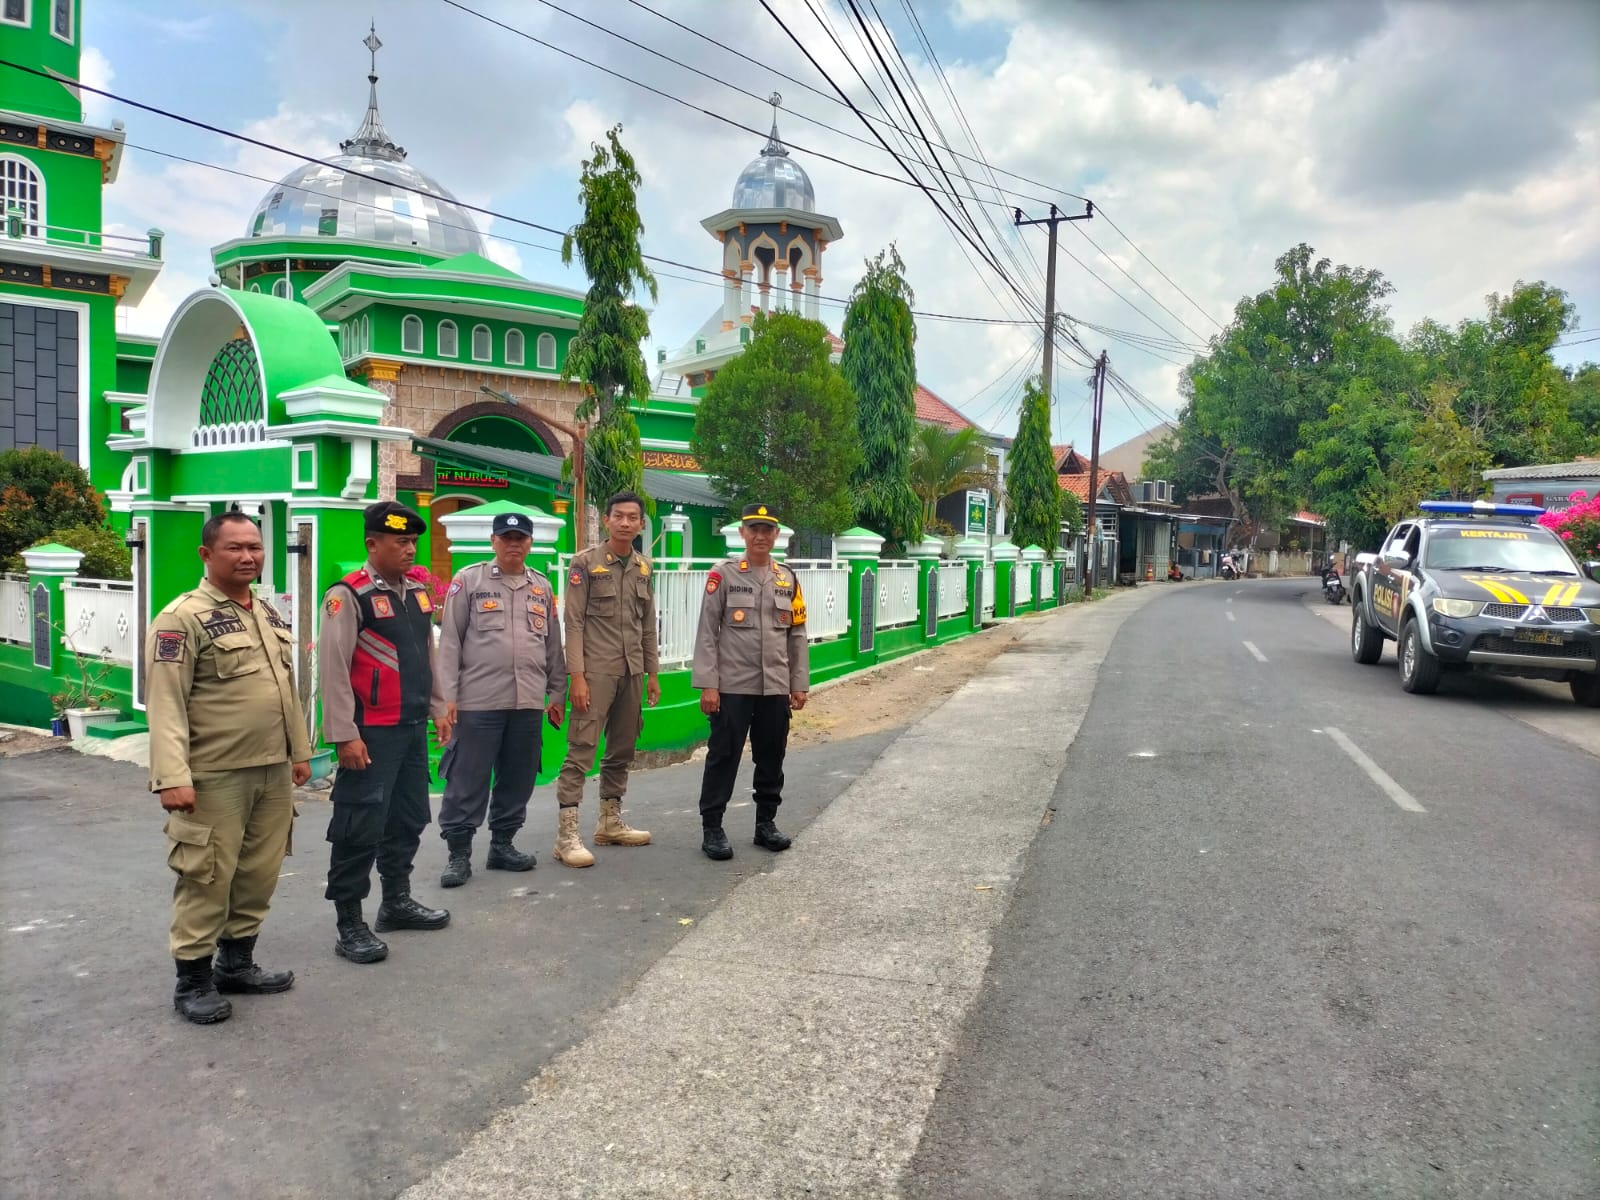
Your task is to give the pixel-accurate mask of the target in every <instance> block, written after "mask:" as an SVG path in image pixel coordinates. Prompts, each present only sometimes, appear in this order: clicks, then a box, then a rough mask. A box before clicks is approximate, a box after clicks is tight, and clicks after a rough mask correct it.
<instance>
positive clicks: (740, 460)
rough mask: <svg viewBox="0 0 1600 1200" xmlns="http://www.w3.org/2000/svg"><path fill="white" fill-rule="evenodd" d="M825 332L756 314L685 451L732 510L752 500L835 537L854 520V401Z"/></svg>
mask: <svg viewBox="0 0 1600 1200" xmlns="http://www.w3.org/2000/svg"><path fill="white" fill-rule="evenodd" d="M831 353H832V348H831V347H830V346H829V344H828V331H827V330H826V329H825V328H824V327H823V326H822V325H820V324H819V323H817V322H816V321H808V320H806V319H805V318H804V317H801V316H799V315H798V314H796V313H774V314H772V315H770V316H768V315H766V314H764V313H757V314H756V318H755V323H754V325H753V326H752V337H751V339H750V345H749V346H748V347H747V348H746V349H745V351H744V353H742V354H740V355H739V356H738V357H737V358H735V359H733V361H731V362H729V363H728V364H727V365H726V366H725V367H723V368H722V369H721V370H720V371H718V372H717V373H716V375H715V376H714V377H713V378H712V380H711V383H710V386H708V387H707V388H706V394H705V396H704V397H703V398H702V399H701V401H700V404H699V406H698V408H697V409H696V411H695V417H694V435H693V439H692V444H693V446H694V452H695V454H696V456H698V458H699V459H700V464H701V466H702V467H704V468H705V471H706V474H707V475H709V476H710V477H711V482H712V484H713V485H714V486H715V487H716V489H717V490H718V491H719V492H721V493H722V495H724V496H726V497H727V498H728V499H729V501H731V502H732V504H733V506H734V511H737V510H738V507H739V506H742V505H745V504H751V503H755V502H756V501H761V502H763V503H766V504H769V505H771V506H772V507H773V508H774V509H775V510H776V511H777V513H778V515H779V517H780V518H782V519H783V520H784V521H786V522H787V523H788V524H789V525H790V526H792V527H794V528H796V529H808V530H815V531H819V532H823V533H837V532H838V531H839V530H841V529H844V528H847V527H848V526H849V524H850V522H851V520H852V518H853V516H854V510H853V509H852V507H851V503H850V476H851V473H852V472H853V471H854V470H855V469H856V466H857V465H858V464H859V462H860V460H861V452H860V450H859V449H857V447H856V441H855V433H856V405H855V398H854V397H853V396H852V395H851V394H850V388H849V386H848V385H847V384H846V383H845V381H844V378H843V376H842V375H840V373H839V370H838V368H836V367H835V366H834V365H833V363H832V362H831V361H829V356H830V354H831Z"/></svg>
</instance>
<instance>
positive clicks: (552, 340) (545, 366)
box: [538, 333, 556, 371]
mask: <svg viewBox="0 0 1600 1200" xmlns="http://www.w3.org/2000/svg"><path fill="white" fill-rule="evenodd" d="M538 347H539V369H540V370H541V371H554V370H555V369H556V337H555V334H553V333H541V334H540V335H539V341H538Z"/></svg>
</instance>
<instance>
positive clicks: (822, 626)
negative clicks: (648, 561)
mask: <svg viewBox="0 0 1600 1200" xmlns="http://www.w3.org/2000/svg"><path fill="white" fill-rule="evenodd" d="M719 561H720V560H719ZM701 562H704V564H705V565H703V566H702V565H699V564H700V563H701ZM714 565H715V564H714V563H713V562H712V561H710V560H696V561H693V562H691V563H690V564H689V567H688V569H685V570H679V569H677V568H676V566H668V567H662V566H661V565H660V564H659V563H658V564H657V569H656V571H655V574H654V578H655V582H656V640H657V646H658V652H659V655H660V658H661V663H662V666H663V667H667V666H669V665H675V664H681V663H686V662H689V661H691V660H692V659H693V658H694V639H695V633H696V632H697V630H698V629H699V627H700V604H701V602H702V601H703V600H704V599H705V595H706V580H707V579H708V578H710V575H711V568H712V566H714ZM785 565H787V566H788V567H789V568H790V569H792V570H793V571H794V573H795V578H796V579H797V580H798V581H799V583H800V595H801V597H802V598H803V599H804V601H805V605H806V640H808V641H812V642H819V641H822V640H823V639H824V638H833V637H843V636H844V635H845V634H846V633H848V632H849V631H850V609H849V599H848V598H849V592H848V591H847V589H848V588H849V586H850V568H849V567H848V566H847V565H846V564H844V563H840V562H830V561H826V560H823V561H810V560H803V561H796V562H789V563H787V564H785Z"/></svg>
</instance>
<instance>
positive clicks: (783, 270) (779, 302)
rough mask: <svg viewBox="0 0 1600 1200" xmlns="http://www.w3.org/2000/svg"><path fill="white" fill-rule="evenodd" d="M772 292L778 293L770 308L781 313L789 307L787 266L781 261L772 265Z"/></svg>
mask: <svg viewBox="0 0 1600 1200" xmlns="http://www.w3.org/2000/svg"><path fill="white" fill-rule="evenodd" d="M772 290H773V291H775V292H777V293H778V294H777V297H776V298H775V299H774V300H773V301H772V306H773V308H775V309H777V311H779V312H783V311H784V310H785V309H787V308H788V307H789V264H788V263H786V262H784V261H782V260H781V259H780V260H779V261H777V262H775V263H773V264H772Z"/></svg>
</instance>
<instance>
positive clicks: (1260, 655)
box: [1244, 642, 1267, 662]
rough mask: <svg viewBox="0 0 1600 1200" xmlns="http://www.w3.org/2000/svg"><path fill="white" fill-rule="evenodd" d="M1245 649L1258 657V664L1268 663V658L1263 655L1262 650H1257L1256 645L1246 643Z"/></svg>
mask: <svg viewBox="0 0 1600 1200" xmlns="http://www.w3.org/2000/svg"><path fill="white" fill-rule="evenodd" d="M1244 648H1245V649H1246V650H1248V651H1250V653H1251V654H1254V655H1255V656H1256V661H1257V662H1266V661H1267V656H1266V655H1265V654H1263V653H1261V651H1260V650H1258V649H1256V644H1255V643H1254V642H1246V643H1245V644H1244Z"/></svg>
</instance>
